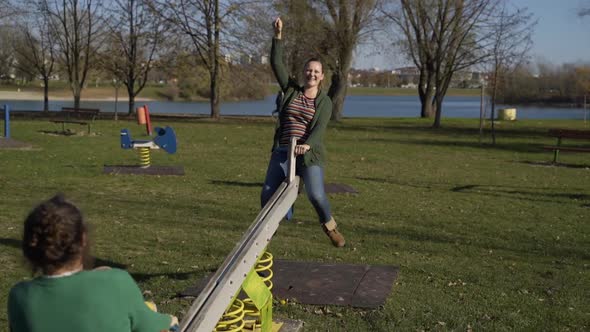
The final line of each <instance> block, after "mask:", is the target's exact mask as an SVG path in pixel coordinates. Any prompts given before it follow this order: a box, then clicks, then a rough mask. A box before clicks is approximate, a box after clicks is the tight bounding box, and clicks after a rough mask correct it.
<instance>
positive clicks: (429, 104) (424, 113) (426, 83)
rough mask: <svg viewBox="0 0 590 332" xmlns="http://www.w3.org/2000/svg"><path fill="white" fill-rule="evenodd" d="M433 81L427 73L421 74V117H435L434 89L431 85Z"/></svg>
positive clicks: (419, 92) (419, 95)
mask: <svg viewBox="0 0 590 332" xmlns="http://www.w3.org/2000/svg"><path fill="white" fill-rule="evenodd" d="M431 81H432V79H431V78H430V77H428V74H427V73H426V72H425V71H422V70H421V72H420V81H419V83H418V97H419V98H420V117H421V118H431V117H433V116H434V110H435V108H433V97H434V93H435V92H434V89H433V88H432V84H431Z"/></svg>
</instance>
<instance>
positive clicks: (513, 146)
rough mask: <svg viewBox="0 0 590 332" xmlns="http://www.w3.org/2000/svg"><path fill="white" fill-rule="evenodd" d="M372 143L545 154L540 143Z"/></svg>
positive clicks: (448, 141)
mask: <svg viewBox="0 0 590 332" xmlns="http://www.w3.org/2000/svg"><path fill="white" fill-rule="evenodd" d="M371 140H373V141H395V142H398V143H402V144H414V145H430V146H443V147H461V148H472V149H486V150H500V151H513V152H523V153H546V152H545V151H544V150H543V144H540V143H509V144H508V143H496V144H490V143H479V142H461V141H451V140H429V139H416V140H407V139H400V140H386V139H371Z"/></svg>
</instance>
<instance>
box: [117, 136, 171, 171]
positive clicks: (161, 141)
mask: <svg viewBox="0 0 590 332" xmlns="http://www.w3.org/2000/svg"><path fill="white" fill-rule="evenodd" d="M155 132H156V134H157V136H156V137H155V138H154V139H153V140H151V141H150V140H133V139H132V138H131V134H130V133H129V130H128V129H122V130H121V148H123V149H137V151H139V158H140V167H142V168H147V167H150V165H151V150H157V149H162V150H164V151H166V152H168V153H170V154H172V153H175V152H176V134H175V133H174V130H173V129H172V128H170V127H166V128H164V129H162V128H160V127H156V128H155Z"/></svg>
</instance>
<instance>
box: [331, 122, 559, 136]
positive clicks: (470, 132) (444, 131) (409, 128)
mask: <svg viewBox="0 0 590 332" xmlns="http://www.w3.org/2000/svg"><path fill="white" fill-rule="evenodd" d="M431 125H432V124H431V123H426V122H425V123H424V124H423V125H422V126H420V125H417V124H415V123H413V122H410V123H408V124H407V125H403V124H387V123H386V124H384V125H382V126H363V125H358V124H350V125H348V124H338V125H337V126H335V128H340V129H346V130H351V131H362V132H366V131H373V132H379V131H395V132H399V133H410V132H422V133H428V134H433V135H442V136H449V135H454V136H459V135H461V136H468V137H479V128H477V127H456V126H443V127H441V128H432V126H431ZM483 134H484V136H486V137H489V136H490V135H491V131H490V130H489V129H486V130H484V133H483ZM496 135H497V137H499V138H500V139H501V137H529V138H532V137H538V138H547V137H548V136H547V129H546V128H496Z"/></svg>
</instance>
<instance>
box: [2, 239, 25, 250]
mask: <svg viewBox="0 0 590 332" xmlns="http://www.w3.org/2000/svg"><path fill="white" fill-rule="evenodd" d="M0 245H3V246H5V247H12V248H16V249H20V248H21V241H20V240H15V239H8V238H0Z"/></svg>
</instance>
